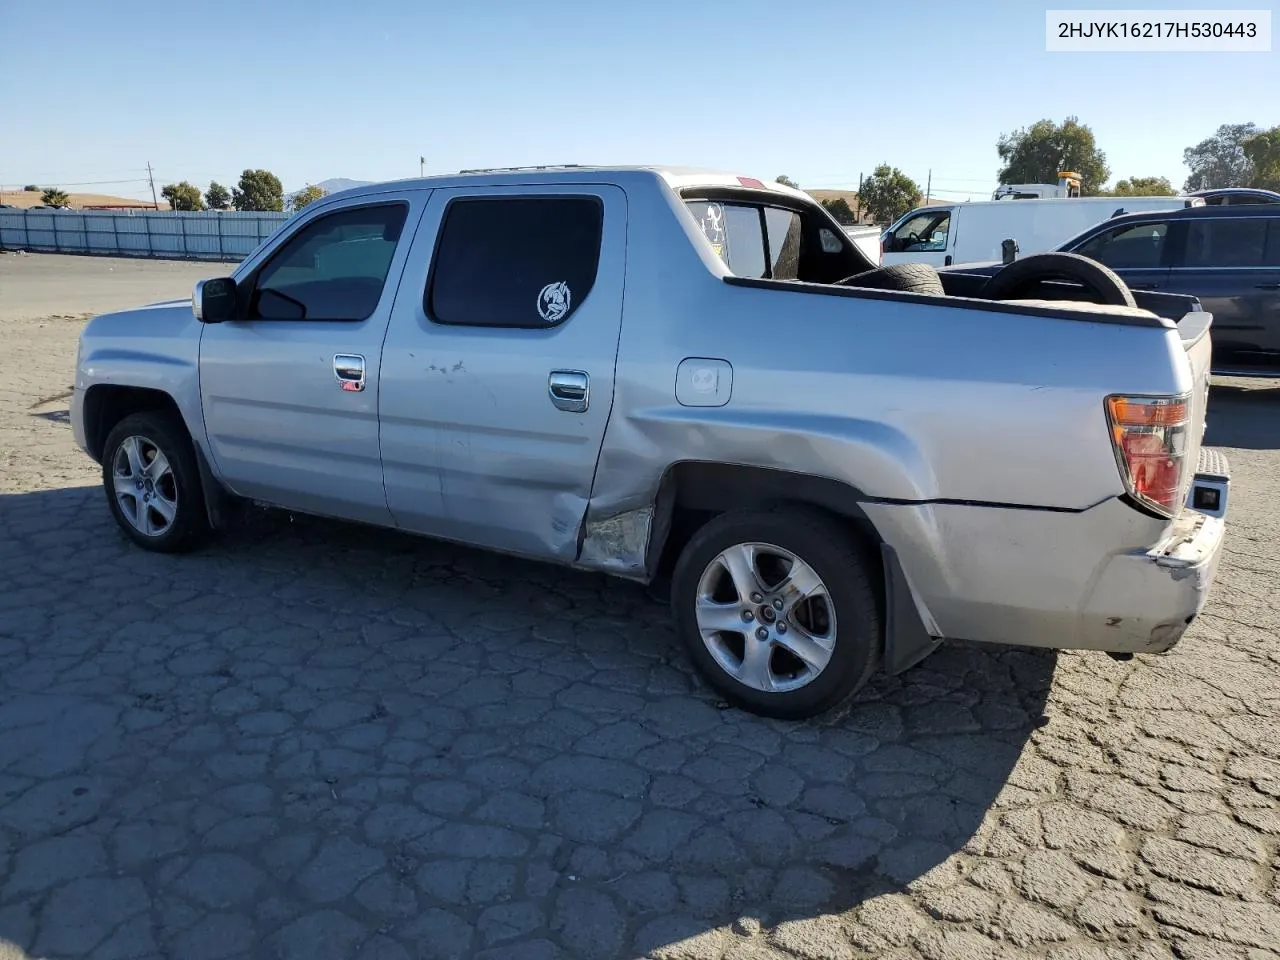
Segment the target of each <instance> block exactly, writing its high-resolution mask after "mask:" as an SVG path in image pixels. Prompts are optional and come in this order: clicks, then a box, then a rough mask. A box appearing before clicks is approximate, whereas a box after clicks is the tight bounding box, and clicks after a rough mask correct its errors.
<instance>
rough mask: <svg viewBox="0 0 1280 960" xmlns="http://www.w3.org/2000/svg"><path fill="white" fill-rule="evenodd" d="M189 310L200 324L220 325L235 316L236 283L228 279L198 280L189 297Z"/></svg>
mask: <svg viewBox="0 0 1280 960" xmlns="http://www.w3.org/2000/svg"><path fill="white" fill-rule="evenodd" d="M191 309H192V312H194V313H195V315H196V319H197V320H199V321H200V322H201V323H222V322H224V321H226V320H234V319H235V315H236V282H235V281H234V280H232V279H231V278H230V277H218V278H217V279H215V280H200V281H197V283H196V289H195V292H194V293H192V295H191Z"/></svg>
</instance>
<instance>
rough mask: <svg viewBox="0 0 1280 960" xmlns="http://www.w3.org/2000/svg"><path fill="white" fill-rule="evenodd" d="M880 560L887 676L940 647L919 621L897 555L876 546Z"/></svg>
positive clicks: (885, 546)
mask: <svg viewBox="0 0 1280 960" xmlns="http://www.w3.org/2000/svg"><path fill="white" fill-rule="evenodd" d="M880 555H881V558H882V559H883V561H884V611H885V619H884V659H883V663H884V670H885V673H888V674H890V675H891V676H893V675H897V674H899V673H902V672H903V671H905V670H909V669H911V668H912V667H914V666H915V665H916V664H918V663H919V662H920V661H921V660H923V659H924V658H925V657H927V656H929V654H931V653H933V651H935V650H937V649H938V647H939V646H941V644H942V641H941V640H940V639H939V638H937V637H934V636H932V635H931V634H930V633H929V631H928V630H927V629H926V628H925V625H924V621H922V620H921V619H920V612H919V611H918V610H917V609H916V604H915V601H914V600H913V599H912V597H911V586H910V584H908V583H907V575H906V573H905V572H904V571H903V569H902V564H901V562H899V560H898V553H897V551H896V550H894V549H893V547H891V546H889V544H887V543H882V544H880Z"/></svg>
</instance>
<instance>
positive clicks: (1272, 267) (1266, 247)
mask: <svg viewBox="0 0 1280 960" xmlns="http://www.w3.org/2000/svg"><path fill="white" fill-rule="evenodd" d="M1058 249H1059V250H1062V251H1066V252H1069V253H1078V254H1081V255H1082V256H1086V257H1089V258H1090V259H1092V260H1096V261H1098V262H1099V263H1102V264H1105V265H1106V266H1108V267H1110V268H1111V269H1112V270H1114V271H1115V272H1116V273H1118V274H1119V275H1120V277H1121V278H1122V279H1123V280H1124V282H1125V283H1126V284H1128V285H1129V287H1130V288H1132V289H1134V290H1156V291H1161V292H1165V293H1184V294H1191V295H1192V296H1195V297H1198V298H1199V300H1200V303H1201V304H1202V305H1203V306H1204V309H1205V310H1208V311H1209V312H1210V313H1212V314H1213V366H1214V372H1215V373H1222V374H1232V373H1234V374H1241V375H1257V376H1280V205H1275V206H1272V205H1270V204H1240V205H1235V204H1231V205H1225V206H1203V207H1184V208H1180V209H1176V210H1165V211H1149V212H1147V213H1131V214H1125V215H1122V216H1118V217H1113V218H1112V219H1110V220H1106V221H1104V222H1102V223H1100V224H1097V225H1096V226H1093V227H1090V228H1089V229H1088V230H1086V231H1085V232H1084V233H1081V234H1079V235H1077V236H1075V237H1073V238H1072V239H1071V240H1068V241H1067V242H1066V243H1064V244H1063V245H1062V246H1060V247H1059V248H1058Z"/></svg>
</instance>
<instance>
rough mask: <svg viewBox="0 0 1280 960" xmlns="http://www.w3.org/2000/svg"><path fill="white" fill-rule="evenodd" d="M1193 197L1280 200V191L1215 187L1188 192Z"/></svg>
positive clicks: (1259, 188)
mask: <svg viewBox="0 0 1280 960" xmlns="http://www.w3.org/2000/svg"><path fill="white" fill-rule="evenodd" d="M1188 196H1191V197H1206V198H1207V197H1266V198H1267V199H1269V200H1274V201H1276V202H1280V193H1277V192H1276V191H1274V190H1264V189H1263V188H1262V187H1213V188H1211V189H1208V190H1197V191H1196V192H1195V193H1191V194H1188Z"/></svg>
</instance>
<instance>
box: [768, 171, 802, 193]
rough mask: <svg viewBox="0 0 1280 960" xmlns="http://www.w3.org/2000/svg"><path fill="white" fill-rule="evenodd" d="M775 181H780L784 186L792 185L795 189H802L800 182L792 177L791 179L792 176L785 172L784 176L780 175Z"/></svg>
mask: <svg viewBox="0 0 1280 960" xmlns="http://www.w3.org/2000/svg"><path fill="white" fill-rule="evenodd" d="M774 183H780V184H782V185H783V186H784V187H791V188H793V189H795V190H799V189H800V184H798V183H796V182H795V181H794V180H792V179H791V178H790V177H788V176H787V175H786V174H783V175H782V176H780V177H778V178H777V179H776V180H775V181H774Z"/></svg>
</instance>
